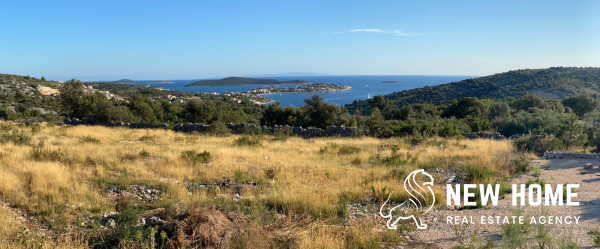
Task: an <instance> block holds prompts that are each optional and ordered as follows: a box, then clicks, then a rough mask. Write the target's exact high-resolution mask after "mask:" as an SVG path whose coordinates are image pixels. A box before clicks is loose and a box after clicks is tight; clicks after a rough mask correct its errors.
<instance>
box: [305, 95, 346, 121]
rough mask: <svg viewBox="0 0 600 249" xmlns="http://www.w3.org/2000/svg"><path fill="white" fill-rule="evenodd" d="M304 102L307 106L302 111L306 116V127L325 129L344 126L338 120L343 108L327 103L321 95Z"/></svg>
mask: <svg viewBox="0 0 600 249" xmlns="http://www.w3.org/2000/svg"><path fill="white" fill-rule="evenodd" d="M304 102H305V103H306V105H304V106H302V107H300V111H301V112H302V113H303V114H304V125H305V126H308V127H319V128H324V129H325V128H327V127H329V126H331V125H341V124H343V123H340V122H339V120H338V117H339V115H340V114H341V113H342V112H343V109H342V108H341V107H339V106H336V105H330V104H327V103H325V102H324V101H323V98H322V97H320V96H319V95H314V96H312V97H311V98H308V99H305V100H304ZM344 110H345V109H344Z"/></svg>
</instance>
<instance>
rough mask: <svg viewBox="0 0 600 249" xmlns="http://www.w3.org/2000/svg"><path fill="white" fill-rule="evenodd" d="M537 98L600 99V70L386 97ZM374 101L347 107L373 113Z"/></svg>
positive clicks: (556, 71)
mask: <svg viewBox="0 0 600 249" xmlns="http://www.w3.org/2000/svg"><path fill="white" fill-rule="evenodd" d="M528 94H535V95H538V96H540V97H542V98H546V99H564V98H566V97H569V96H573V95H577V94H588V95H592V96H595V97H598V96H600V68H597V67H588V68H577V67H552V68H548V69H522V70H515V71H509V72H505V73H499V74H494V75H490V76H485V77H480V78H474V79H466V80H461V81H458V82H453V83H448V84H442V85H437V86H431V87H429V86H428V87H422V88H416V89H411V90H405V91H401V92H394V93H392V94H388V95H385V96H384V98H385V99H387V100H389V101H391V102H392V103H394V104H395V105H397V106H399V107H401V106H404V105H408V104H417V103H432V104H448V103H452V101H454V100H457V99H461V98H464V97H477V98H488V99H503V98H506V97H522V96H524V95H528ZM372 101H373V100H357V101H354V102H353V103H351V104H348V105H346V108H348V110H350V111H351V112H354V111H360V112H363V113H370V103H371V102H372Z"/></svg>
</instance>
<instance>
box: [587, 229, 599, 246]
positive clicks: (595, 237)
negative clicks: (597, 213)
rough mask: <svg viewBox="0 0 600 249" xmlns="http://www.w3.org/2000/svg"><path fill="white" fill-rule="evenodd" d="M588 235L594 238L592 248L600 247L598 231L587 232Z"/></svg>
mask: <svg viewBox="0 0 600 249" xmlns="http://www.w3.org/2000/svg"><path fill="white" fill-rule="evenodd" d="M588 234H589V235H592V236H593V237H594V246H595V247H600V232H598V230H592V231H589V232H588Z"/></svg>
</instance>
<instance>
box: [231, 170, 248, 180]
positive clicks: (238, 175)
mask: <svg viewBox="0 0 600 249" xmlns="http://www.w3.org/2000/svg"><path fill="white" fill-rule="evenodd" d="M245 179H246V176H245V175H244V171H242V170H239V169H238V170H236V171H235V173H233V180H234V181H235V182H236V183H242V182H244V180H245Z"/></svg>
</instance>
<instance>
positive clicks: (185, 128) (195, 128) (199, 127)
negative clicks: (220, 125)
mask: <svg viewBox="0 0 600 249" xmlns="http://www.w3.org/2000/svg"><path fill="white" fill-rule="evenodd" d="M208 128H210V126H209V125H205V124H194V123H187V124H176V125H175V127H173V130H174V131H177V132H188V133H191V132H206V131H208Z"/></svg>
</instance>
